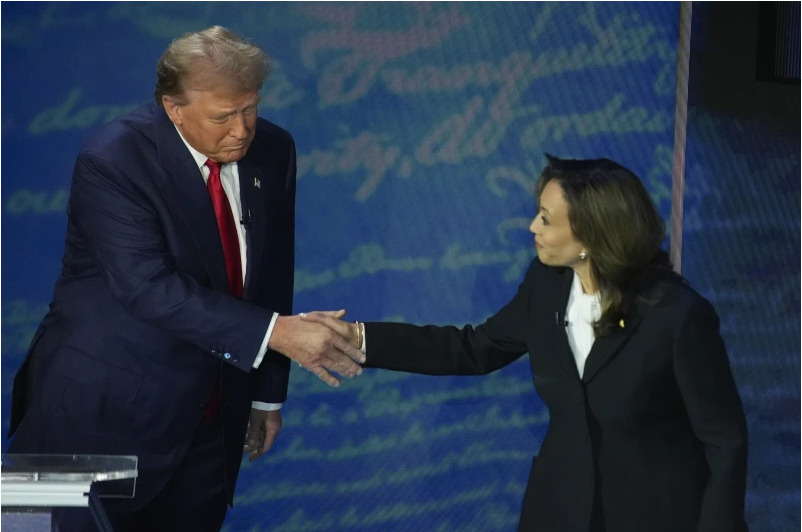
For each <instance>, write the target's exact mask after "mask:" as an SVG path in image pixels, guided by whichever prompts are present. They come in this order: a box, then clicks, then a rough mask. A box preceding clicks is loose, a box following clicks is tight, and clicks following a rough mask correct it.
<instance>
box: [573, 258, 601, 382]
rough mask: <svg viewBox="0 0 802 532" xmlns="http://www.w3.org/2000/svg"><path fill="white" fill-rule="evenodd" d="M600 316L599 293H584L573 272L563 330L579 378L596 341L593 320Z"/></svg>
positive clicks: (577, 277)
mask: <svg viewBox="0 0 802 532" xmlns="http://www.w3.org/2000/svg"><path fill="white" fill-rule="evenodd" d="M600 317H601V301H600V299H599V293H598V292H596V293H594V294H586V293H585V292H583V291H582V282H581V281H580V280H579V276H578V275H577V274H576V273H574V281H573V283H572V284H571V295H570V296H568V305H567V306H566V307H565V320H566V325H565V332H566V334H567V335H568V345H570V346H571V351H572V352H573V353H574V360H575V361H576V369H577V370H578V371H579V378H580V379H581V378H582V375H583V374H584V373H585V361H586V360H587V358H588V355H589V354H590V349H591V348H592V347H593V342H594V341H596V334H595V333H594V332H593V322H595V321H596V320H598V319H599V318H600Z"/></svg>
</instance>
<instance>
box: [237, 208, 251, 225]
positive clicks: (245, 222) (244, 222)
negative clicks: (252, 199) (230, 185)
mask: <svg viewBox="0 0 802 532" xmlns="http://www.w3.org/2000/svg"><path fill="white" fill-rule="evenodd" d="M243 214H244V216H243V217H242V220H240V221H239V223H240V224H242V226H243V227H245V228H246V229H247V228H248V227H250V226H251V224H252V223H253V216H251V210H250V209H248V210H247V211H245V212H244V213H243Z"/></svg>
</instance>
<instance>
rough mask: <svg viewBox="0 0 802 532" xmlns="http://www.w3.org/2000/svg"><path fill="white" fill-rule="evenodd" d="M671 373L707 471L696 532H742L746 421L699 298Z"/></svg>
mask: <svg viewBox="0 0 802 532" xmlns="http://www.w3.org/2000/svg"><path fill="white" fill-rule="evenodd" d="M674 372H675V375H676V379H677V383H678V385H679V389H680V393H681V394H682V398H683V401H684V404H685V408H686V410H687V412H688V416H689V418H690V422H691V426H692V427H693V430H694V432H695V434H696V437H697V438H699V440H700V441H701V442H702V445H703V446H704V452H705V457H706V459H707V465H708V468H709V471H710V475H709V478H708V482H707V486H706V488H705V492H704V498H703V500H702V505H701V512H700V516H699V524H698V531H699V532H743V531H745V530H746V524H745V521H744V498H745V492H746V457H747V433H746V420H745V417H744V412H743V406H742V404H741V399H740V397H739V395H738V390H737V389H736V387H735V381H734V379H733V376H732V372H731V371H730V365H729V360H728V358H727V353H726V350H725V348H724V342H723V340H722V338H721V336H720V334H719V320H718V316H717V315H716V313H715V310H714V309H713V307H712V306H711V305H710V303H708V302H707V301H705V300H704V299H701V298H697V299H696V300H695V302H694V303H693V304H692V305H691V308H690V310H689V311H688V312H686V313H685V315H684V317H683V320H682V322H681V325H680V327H679V329H678V331H677V338H676V341H675V351H674Z"/></svg>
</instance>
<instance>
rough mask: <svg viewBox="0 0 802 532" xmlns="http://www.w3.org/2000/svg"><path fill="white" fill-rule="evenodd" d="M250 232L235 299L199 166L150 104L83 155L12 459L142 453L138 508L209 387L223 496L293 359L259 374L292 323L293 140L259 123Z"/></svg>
mask: <svg viewBox="0 0 802 532" xmlns="http://www.w3.org/2000/svg"><path fill="white" fill-rule="evenodd" d="M238 169H239V177H240V190H241V202H242V211H243V212H249V213H250V216H249V218H250V220H249V223H248V226H247V227H246V235H247V236H246V238H247V253H248V255H247V272H246V276H245V280H244V285H245V286H244V295H243V297H242V299H237V298H235V297H232V296H231V295H229V294H228V292H227V283H226V269H225V259H224V257H223V251H222V247H221V244H220V237H219V233H218V228H217V222H216V219H215V215H214V211H213V208H212V203H211V200H210V198H209V194H208V192H207V190H206V187H205V185H204V182H203V178H202V177H201V175H200V172H199V171H198V167H197V165H196V163H195V161H194V160H193V158H192V156H191V155H190V153H189V151H188V150H187V148H186V146H185V145H184V144H183V142H182V140H181V138H180V137H179V135H178V133H177V131H176V129H175V127H174V126H173V124H172V122H170V120H169V119H168V117H167V115H166V114H165V112H164V111H163V110H162V109H161V108H160V107H159V106H157V105H156V104H155V103H152V104H150V105H144V106H142V107H140V108H138V109H136V110H134V111H133V112H131V113H130V114H128V115H125V116H123V117H121V118H119V119H117V120H115V121H113V122H111V123H109V124H107V125H105V126H104V127H103V128H102V129H100V131H98V132H97V133H96V134H95V135H93V136H92V137H91V138H90V139H89V140H88V142H87V143H86V144H85V146H84V148H83V150H82V151H81V153H80V155H79V156H78V159H77V162H76V165H75V169H74V173H73V179H72V185H71V190H70V198H69V204H68V225H67V235H66V243H65V250H64V258H63V269H62V271H61V275H60V277H59V279H58V281H57V282H56V285H55V291H54V294H53V299H52V302H51V304H50V311H49V312H48V314H47V315H46V316H45V318H44V319H43V321H42V323H41V325H40V327H39V329H38V330H37V332H36V334H35V336H34V338H33V341H32V343H31V347H30V350H29V352H28V355H27V357H26V359H25V361H24V362H23V365H22V366H21V368H20V370H19V372H18V373H17V375H16V378H15V381H14V390H13V399H12V415H11V433H12V434H14V433H15V432H16V434H15V435H14V440H13V441H12V444H11V446H10V451H11V452H38V453H98V454H132V455H137V456H138V457H139V479H138V483H137V497H136V503H135V506H139V505H141V504H144V503H145V502H147V501H148V500H150V499H151V498H152V497H153V496H154V495H155V494H156V493H157V492H158V490H159V489H161V487H162V486H163V485H164V483H165V482H166V481H167V479H168V478H169V475H170V473H171V472H172V471H173V470H174V468H175V467H176V466H177V464H178V463H179V461H180V460H181V458H182V457H183V455H184V453H185V452H186V450H187V447H188V445H189V443H190V440H191V438H192V436H193V434H194V432H195V429H196V427H197V426H198V423H199V421H200V419H201V416H202V415H203V410H204V406H205V403H206V401H207V400H208V399H209V398H210V396H211V394H212V391H213V389H214V387H215V384H216V383H218V382H219V384H220V387H221V390H222V412H223V426H224V431H223V433H224V438H225V448H226V481H227V485H228V489H229V500H231V494H232V493H233V486H234V482H235V479H236V476H237V471H238V469H239V464H240V461H241V458H242V447H243V442H244V436H245V429H246V426H247V422H248V415H249V411H250V403H251V401H252V400H258V401H264V402H273V403H278V402H283V401H284V400H285V399H286V394H287V384H288V376H289V359H287V358H286V357H283V356H281V355H279V354H278V353H275V352H272V351H268V353H267V355H266V356H265V358H264V359H263V361H262V363H261V365H260V367H259V369H258V370H253V369H252V365H253V363H254V359H255V357H256V355H257V353H258V351H259V347H260V345H261V343H262V341H263V339H264V335H265V332H266V330H267V327H268V325H269V322H270V319H271V317H272V314H273V312H279V313H280V314H290V313H291V312H292V294H293V272H294V235H295V233H294V227H295V223H294V222H295V173H296V167H295V145H294V142H293V139H292V137H291V136H290V134H289V133H288V132H287V131H285V130H283V129H281V128H279V127H278V126H276V125H274V124H271V123H270V122H268V121H266V120H263V119H259V120H258V122H257V126H256V134H255V138H254V141H253V143H252V145H251V147H250V149H249V150H248V153H247V154H246V155H245V157H244V158H243V159H242V160H240V161H239V162H238Z"/></svg>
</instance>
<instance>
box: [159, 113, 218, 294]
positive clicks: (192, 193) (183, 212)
mask: <svg viewBox="0 0 802 532" xmlns="http://www.w3.org/2000/svg"><path fill="white" fill-rule="evenodd" d="M153 129H154V136H155V139H156V146H157V149H158V153H159V164H160V165H161V166H162V168H164V171H165V172H164V173H165V177H166V178H165V179H163V180H160V181H158V185H159V186H160V187H161V188H162V190H163V191H164V193H165V197H167V198H169V200H170V201H172V203H173V205H174V206H175V210H176V212H177V213H178V214H179V216H180V217H181V218H182V219H183V221H184V223H185V224H186V226H187V229H188V232H189V234H191V235H192V238H193V239H194V242H195V245H196V246H197V247H198V251H199V254H200V257H201V260H202V261H203V262H204V264H205V266H206V270H207V272H208V273H209V279H210V282H211V285H212V286H213V287H214V288H217V289H219V290H224V291H227V290H228V282H227V276H226V262H225V257H224V256H223V246H222V244H221V243H220V232H219V229H218V227H217V219H216V218H215V215H214V209H213V207H212V201H211V199H210V198H209V192H208V191H207V190H206V187H205V186H204V184H203V178H202V176H201V175H200V172H199V170H198V167H197V165H196V164H195V160H194V159H193V158H192V155H191V154H190V153H189V150H187V147H186V146H185V145H184V143H183V141H182V140H181V137H179V135H178V132H177V131H176V129H175V126H174V125H173V123H172V122H171V121H170V119H169V118H168V117H167V115H166V114H165V113H164V111H163V110H162V109H160V108H156V109H154V120H153Z"/></svg>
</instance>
